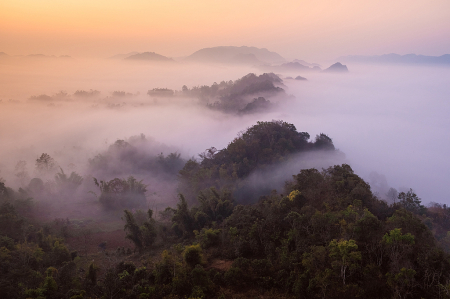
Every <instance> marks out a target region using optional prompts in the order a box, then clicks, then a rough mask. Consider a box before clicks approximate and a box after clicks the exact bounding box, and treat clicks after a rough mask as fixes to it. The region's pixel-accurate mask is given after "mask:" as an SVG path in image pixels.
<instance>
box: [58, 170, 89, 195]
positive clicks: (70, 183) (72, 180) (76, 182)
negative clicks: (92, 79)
mask: <svg viewBox="0 0 450 299" xmlns="http://www.w3.org/2000/svg"><path fill="white" fill-rule="evenodd" d="M59 169H60V170H61V172H58V173H57V174H56V175H55V182H56V185H57V186H58V189H59V190H60V191H62V192H64V193H68V194H70V193H73V192H75V190H76V189H77V188H78V187H79V186H80V185H81V183H82V182H83V177H82V176H80V175H79V174H78V173H76V172H74V171H72V173H71V174H70V176H69V177H68V176H67V175H66V174H65V173H64V170H63V169H62V168H61V167H60V168H59Z"/></svg>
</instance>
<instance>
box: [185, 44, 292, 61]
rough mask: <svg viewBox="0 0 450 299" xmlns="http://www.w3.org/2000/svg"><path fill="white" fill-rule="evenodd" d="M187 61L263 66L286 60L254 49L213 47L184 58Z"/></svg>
mask: <svg viewBox="0 0 450 299" xmlns="http://www.w3.org/2000/svg"><path fill="white" fill-rule="evenodd" d="M185 60H188V61H198V62H216V63H237V64H253V65H254V64H263V63H282V62H285V61H286V60H285V59H284V58H283V57H281V55H279V54H278V53H275V52H271V51H269V50H267V49H264V48H262V49H260V48H256V47H246V46H242V47H233V46H223V47H213V48H204V49H201V50H198V51H197V52H195V53H193V54H191V55H189V56H188V57H186V58H185Z"/></svg>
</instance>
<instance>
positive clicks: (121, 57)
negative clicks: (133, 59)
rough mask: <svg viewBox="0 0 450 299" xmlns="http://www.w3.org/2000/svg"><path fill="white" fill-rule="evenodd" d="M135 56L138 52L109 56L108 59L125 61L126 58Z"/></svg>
mask: <svg viewBox="0 0 450 299" xmlns="http://www.w3.org/2000/svg"><path fill="white" fill-rule="evenodd" d="M136 54H139V52H130V53H127V54H117V55H114V56H111V57H109V58H110V59H125V58H127V57H130V56H132V55H136Z"/></svg>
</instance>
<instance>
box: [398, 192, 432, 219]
mask: <svg viewBox="0 0 450 299" xmlns="http://www.w3.org/2000/svg"><path fill="white" fill-rule="evenodd" d="M398 199H399V203H400V205H402V206H403V207H404V208H405V209H406V210H408V211H410V212H413V213H415V214H423V213H424V212H425V210H426V208H425V207H424V206H423V205H421V202H422V200H421V199H420V198H419V197H418V196H417V194H416V193H414V191H413V189H409V191H408V192H406V193H405V192H400V194H399V195H398Z"/></svg>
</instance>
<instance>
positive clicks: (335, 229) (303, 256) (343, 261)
mask: <svg viewBox="0 0 450 299" xmlns="http://www.w3.org/2000/svg"><path fill="white" fill-rule="evenodd" d="M285 191H286V194H288V195H287V196H281V195H279V194H277V193H275V192H274V193H272V194H271V195H269V196H265V197H262V198H261V199H260V201H259V202H258V203H256V204H253V205H237V206H236V207H235V208H234V210H233V212H232V214H231V215H230V216H229V217H227V218H226V219H225V221H224V222H223V223H221V224H218V223H211V224H209V225H205V226H204V227H203V228H202V229H201V233H197V241H199V244H207V243H206V242H203V243H202V242H201V241H202V240H204V239H208V237H209V238H212V239H214V237H213V236H214V234H213V233H212V232H214V231H215V232H217V233H218V234H219V235H220V237H219V238H217V239H216V240H217V243H215V245H213V246H210V245H209V246H205V247H204V248H210V249H209V250H217V251H214V252H216V253H215V254H216V255H218V256H220V257H221V258H223V259H229V260H234V263H233V265H232V267H231V268H230V269H229V270H228V271H226V272H225V273H222V274H223V276H222V278H221V279H219V280H218V281H221V283H222V286H226V287H228V288H232V289H235V290H236V291H245V290H248V289H252V288H255V286H259V288H260V289H261V290H266V291H268V290H278V292H280V294H286V295H291V296H295V297H301V298H317V297H318V298H342V297H344V298H357V297H361V298H394V297H395V298H448V296H449V286H450V285H449V284H448V281H449V279H450V257H449V255H448V254H447V253H445V252H444V251H443V250H442V249H441V248H440V247H439V246H438V243H437V242H436V240H435V238H434V237H433V234H432V232H431V231H430V229H429V228H428V227H427V225H425V224H424V222H423V221H422V220H421V218H423V216H422V215H421V214H417V213H416V212H419V213H420V212H423V211H425V210H416V209H413V210H409V209H407V207H409V206H405V205H404V204H402V203H401V202H402V201H403V200H404V199H403V197H404V195H401V194H400V195H399V199H400V204H397V205H391V206H389V205H387V204H386V203H385V202H384V201H381V200H378V199H377V198H376V197H375V196H374V195H373V194H372V192H371V190H370V186H369V185H368V184H367V183H366V182H364V180H362V179H361V178H360V177H358V176H357V175H356V174H355V173H354V172H353V170H352V169H351V167H350V166H349V165H345V164H344V165H341V166H334V167H330V168H329V169H326V170H324V171H322V172H319V171H318V170H316V169H307V170H302V171H301V172H300V173H299V174H298V175H295V176H294V180H293V181H291V182H288V183H287V185H286V190H285ZM410 196H411V197H412V198H415V199H416V201H415V203H416V205H415V206H418V207H420V206H421V205H420V201H418V200H417V196H413V192H412V191H411V192H410ZM180 202H183V204H184V201H183V200H180ZM184 205H185V204H184ZM184 210H185V211H186V210H187V207H185V208H184ZM425 212H426V211H425ZM183 221H184V222H183ZM174 222H175V223H177V225H178V226H183V225H184V227H185V228H188V227H190V228H191V229H193V227H192V226H189V225H188V224H190V223H192V219H191V218H174ZM178 222H181V224H179V223H178ZM196 229H197V230H198V229H199V227H198V223H197V227H196ZM208 232H209V236H208V237H207V236H206V235H207V233H208ZM213 244H214V243H213Z"/></svg>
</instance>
